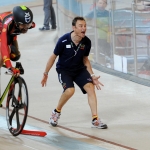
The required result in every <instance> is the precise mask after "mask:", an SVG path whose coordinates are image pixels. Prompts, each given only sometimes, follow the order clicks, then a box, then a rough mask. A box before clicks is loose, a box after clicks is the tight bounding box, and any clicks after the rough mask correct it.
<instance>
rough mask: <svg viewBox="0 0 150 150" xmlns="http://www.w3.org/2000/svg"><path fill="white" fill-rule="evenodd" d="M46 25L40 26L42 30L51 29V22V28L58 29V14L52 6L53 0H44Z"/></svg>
mask: <svg viewBox="0 0 150 150" xmlns="http://www.w3.org/2000/svg"><path fill="white" fill-rule="evenodd" d="M43 10H44V26H43V27H42V28H39V30H40V31H44V30H50V25H49V24H51V30H56V15H55V11H54V8H53V6H52V0H44V7H43Z"/></svg>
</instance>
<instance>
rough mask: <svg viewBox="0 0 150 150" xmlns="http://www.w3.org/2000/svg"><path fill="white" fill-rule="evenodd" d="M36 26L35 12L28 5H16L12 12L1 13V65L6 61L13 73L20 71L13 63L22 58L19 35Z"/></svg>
mask: <svg viewBox="0 0 150 150" xmlns="http://www.w3.org/2000/svg"><path fill="white" fill-rule="evenodd" d="M34 27H35V23H34V22H33V13H32V11H31V10H30V9H29V8H28V7H26V6H15V7H14V8H13V11H12V12H5V13H2V14H0V52H1V53H0V67H1V66H2V65H3V63H4V64H5V65H6V67H7V68H8V69H9V70H10V71H11V72H12V73H13V74H19V73H20V72H19V70H18V69H15V68H13V67H12V64H11V61H17V60H19V58H20V51H19V48H18V42H17V35H20V34H22V33H23V34H24V33H26V32H27V31H28V29H32V28H34Z"/></svg>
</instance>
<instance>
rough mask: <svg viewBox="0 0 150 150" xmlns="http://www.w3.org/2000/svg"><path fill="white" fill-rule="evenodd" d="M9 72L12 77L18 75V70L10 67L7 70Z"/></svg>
mask: <svg viewBox="0 0 150 150" xmlns="http://www.w3.org/2000/svg"><path fill="white" fill-rule="evenodd" d="M8 71H9V72H11V73H12V74H13V75H20V70H19V69H17V68H14V67H11V68H9V69H8Z"/></svg>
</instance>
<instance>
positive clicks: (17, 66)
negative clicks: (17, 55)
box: [2, 62, 24, 75]
mask: <svg viewBox="0 0 150 150" xmlns="http://www.w3.org/2000/svg"><path fill="white" fill-rule="evenodd" d="M2 67H4V68H6V66H5V65H3V66H2ZM15 68H17V69H19V71H20V74H24V69H23V67H22V65H21V62H16V66H15ZM5 73H6V74H10V75H12V74H11V73H10V72H8V71H6V72H5Z"/></svg>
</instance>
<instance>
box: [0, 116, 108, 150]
mask: <svg viewBox="0 0 150 150" xmlns="http://www.w3.org/2000/svg"><path fill="white" fill-rule="evenodd" d="M0 129H2V130H8V128H7V123H6V118H5V117H3V116H0ZM25 129H26V130H39V131H45V132H46V133H47V135H46V136H45V137H44V138H41V137H38V136H30V135H26V136H27V137H28V139H30V140H34V141H37V142H40V143H43V144H47V145H52V146H54V147H57V148H58V149H59V148H60V149H61V150H107V149H105V148H102V147H99V146H96V145H91V144H89V143H86V142H81V141H79V140H78V139H74V138H71V137H67V136H63V135H60V134H57V133H53V132H50V131H48V130H44V129H42V128H38V127H34V126H30V125H27V124H26V125H25ZM10 135H11V134H10Z"/></svg>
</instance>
